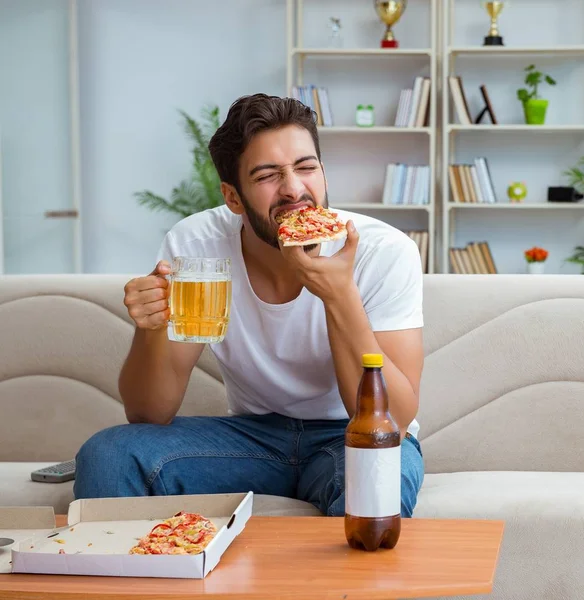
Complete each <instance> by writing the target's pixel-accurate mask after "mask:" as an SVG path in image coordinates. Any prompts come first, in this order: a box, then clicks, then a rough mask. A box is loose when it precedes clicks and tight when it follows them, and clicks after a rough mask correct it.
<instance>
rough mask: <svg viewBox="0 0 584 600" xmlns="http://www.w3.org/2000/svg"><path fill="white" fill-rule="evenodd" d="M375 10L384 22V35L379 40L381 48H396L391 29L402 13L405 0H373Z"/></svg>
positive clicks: (404, 7)
mask: <svg viewBox="0 0 584 600" xmlns="http://www.w3.org/2000/svg"><path fill="white" fill-rule="evenodd" d="M374 3H375V10H376V11H377V15H378V16H379V18H380V19H381V20H382V21H383V22H384V23H385V24H386V26H387V27H386V29H385V35H384V37H383V39H382V40H381V47H382V48H397V47H399V43H398V41H397V40H396V39H395V37H394V35H393V31H392V29H391V27H392V25H395V24H396V23H397V22H398V21H399V20H400V17H401V16H402V15H403V14H404V11H405V10H406V6H407V0H374Z"/></svg>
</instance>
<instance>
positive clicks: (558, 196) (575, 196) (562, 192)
mask: <svg viewBox="0 0 584 600" xmlns="http://www.w3.org/2000/svg"><path fill="white" fill-rule="evenodd" d="M582 198H584V196H583V195H582V194H579V193H578V192H577V191H576V190H575V189H574V188H573V187H563V186H559V187H549V188H548V202H579V201H580V200H582Z"/></svg>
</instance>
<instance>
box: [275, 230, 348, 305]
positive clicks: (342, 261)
mask: <svg viewBox="0 0 584 600" xmlns="http://www.w3.org/2000/svg"><path fill="white" fill-rule="evenodd" d="M358 242H359V234H358V233H357V230H356V229H355V226H354V224H353V222H352V221H349V222H348V223H347V237H346V239H345V245H344V246H343V247H342V248H341V249H340V250H339V251H338V252H337V253H336V254H333V255H332V256H330V257H327V256H317V257H314V258H313V257H311V256H308V255H307V254H306V253H305V252H304V248H303V247H302V246H282V244H280V248H281V250H282V256H283V257H284V259H285V260H286V261H287V262H288V263H289V264H290V265H291V266H292V267H293V269H294V271H295V272H296V275H297V277H298V279H299V281H300V283H302V285H303V286H304V287H305V288H306V289H307V290H308V291H309V292H311V293H312V294H314V295H315V296H318V297H319V298H320V299H321V300H322V301H323V302H325V303H326V302H328V301H330V300H335V299H338V298H339V297H342V295H343V293H345V291H346V290H347V289H349V288H350V286H351V285H353V282H354V279H353V265H354V262H355V252H356V251H357V243H358Z"/></svg>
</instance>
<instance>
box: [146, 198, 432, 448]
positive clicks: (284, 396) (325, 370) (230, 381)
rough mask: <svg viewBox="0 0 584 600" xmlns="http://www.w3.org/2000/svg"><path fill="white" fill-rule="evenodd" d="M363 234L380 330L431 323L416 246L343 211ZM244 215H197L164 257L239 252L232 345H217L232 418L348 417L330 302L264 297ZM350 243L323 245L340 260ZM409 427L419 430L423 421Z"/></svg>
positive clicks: (166, 245)
mask: <svg viewBox="0 0 584 600" xmlns="http://www.w3.org/2000/svg"><path fill="white" fill-rule="evenodd" d="M334 210H335V212H337V213H338V214H339V218H341V219H342V220H343V221H345V222H346V221H347V220H349V219H352V220H353V222H354V224H355V227H356V228H357V231H358V233H359V244H358V247H357V252H356V256H355V266H354V278H355V281H356V283H357V286H358V288H359V291H360V293H361V298H362V300H363V306H364V308H365V311H366V313H367V316H368V319H369V322H370V325H371V328H372V330H373V331H389V330H399V329H410V328H415V327H422V326H423V316H422V283H423V278H422V267H421V260H420V253H419V251H418V247H417V245H416V243H415V242H414V241H413V240H412V239H411V238H410V237H408V236H407V235H406V234H405V233H403V232H402V231H400V230H398V229H396V228H394V227H392V226H391V225H388V224H387V223H384V222H382V221H379V220H377V219H373V218H371V217H368V216H365V215H361V214H358V213H351V212H347V211H344V210H338V209H334ZM241 228H242V222H241V217H239V216H237V215H235V214H233V213H232V212H231V211H230V210H229V208H227V207H226V206H221V207H218V208H215V209H211V210H206V211H204V212H201V213H196V214H194V215H192V216H190V217H187V218H186V219H183V220H182V221H180V222H179V223H177V224H176V225H175V226H174V227H173V229H172V230H171V231H170V232H168V233H167V235H166V237H165V239H164V241H163V244H162V246H161V248H160V251H159V254H158V260H162V259H164V260H168V261H169V262H171V261H172V258H173V257H174V256H194V257H197V256H200V257H209V258H230V259H231V263H232V264H231V268H232V279H233V282H232V286H233V295H232V306H231V319H230V322H229V325H228V329H227V334H226V336H225V339H224V341H223V342H221V343H219V344H210V348H211V350H212V351H213V353H214V354H215V356H216V357H217V360H218V362H219V368H220V371H221V374H222V377H223V381H224V383H225V386H226V392H227V399H228V403H229V410H230V413H231V414H250V413H251V414H265V413H270V412H275V413H278V414H281V415H285V416H289V417H293V418H298V419H346V418H347V417H348V415H347V411H346V409H345V407H344V405H343V402H342V400H341V396H340V394H339V390H338V386H337V380H336V377H335V371H334V367H333V359H332V354H331V350H330V346H329V340H328V336H327V326H326V319H325V311H324V305H323V303H322V301H321V300H320V298H317V297H316V296H314V295H313V294H311V293H310V292H309V291H308V290H307V289H306V288H304V289H303V290H302V292H301V293H300V295H299V296H298V297H297V298H296V299H294V300H292V301H291V302H287V303H285V304H268V303H266V302H264V301H262V300H260V299H259V298H258V297H257V296H256V294H255V293H254V291H253V289H252V287H251V285H250V282H249V279H248V276H247V271H246V268H245V263H244V261H243V256H242V252H241ZM344 243H345V241H344V240H338V241H334V242H328V243H326V244H322V245H321V246H320V255H321V256H331V255H332V254H334V253H335V252H337V251H338V250H339V249H340V248H341V247H342V246H343V245H344ZM408 431H409V432H410V433H411V434H412V435H414V436H417V434H418V431H419V426H418V423H417V421H415V420H414V421H413V422H412V423H411V424H410V426H409V428H408Z"/></svg>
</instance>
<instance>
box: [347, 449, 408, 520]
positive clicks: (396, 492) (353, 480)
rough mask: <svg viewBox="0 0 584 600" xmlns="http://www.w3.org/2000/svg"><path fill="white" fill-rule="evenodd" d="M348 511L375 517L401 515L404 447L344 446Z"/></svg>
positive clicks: (356, 515)
mask: <svg viewBox="0 0 584 600" xmlns="http://www.w3.org/2000/svg"><path fill="white" fill-rule="evenodd" d="M345 512H346V513H347V514H349V515H352V516H354V517H373V518H377V517H391V516H394V515H399V514H401V446H395V447H394V448H348V447H347V446H345Z"/></svg>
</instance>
